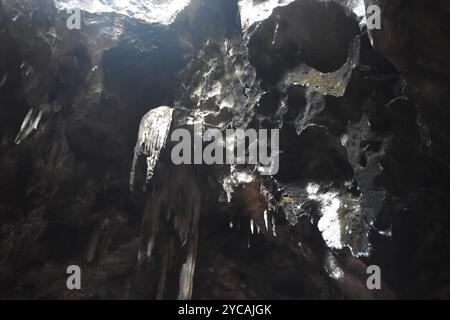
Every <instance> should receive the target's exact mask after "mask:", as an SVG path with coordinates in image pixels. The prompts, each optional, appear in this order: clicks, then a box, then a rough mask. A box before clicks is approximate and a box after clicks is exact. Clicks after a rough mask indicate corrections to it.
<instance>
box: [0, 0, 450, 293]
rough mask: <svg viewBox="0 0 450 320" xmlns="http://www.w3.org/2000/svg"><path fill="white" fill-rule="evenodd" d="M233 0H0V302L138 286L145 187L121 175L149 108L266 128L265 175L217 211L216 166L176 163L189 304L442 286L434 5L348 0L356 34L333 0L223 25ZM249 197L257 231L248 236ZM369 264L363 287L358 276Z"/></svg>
mask: <svg viewBox="0 0 450 320" xmlns="http://www.w3.org/2000/svg"><path fill="white" fill-rule="evenodd" d="M247 2H248V1H237V0H232V1H230V0H192V1H191V2H190V4H189V5H188V6H187V7H186V8H185V9H184V10H183V11H182V12H181V13H179V14H178V16H177V17H176V19H175V20H174V21H173V22H172V23H170V24H167V25H164V24H160V23H149V22H148V21H143V20H140V19H137V18H136V17H133V16H124V15H122V14H120V13H115V12H110V13H101V14H100V13H92V12H91V13H89V12H83V25H82V28H81V30H79V31H78V30H68V29H67V27H66V19H67V17H68V14H67V13H66V12H64V11H59V10H58V9H57V8H56V7H55V5H54V2H53V1H39V2H37V1H29V0H23V1H20V2H18V1H8V0H2V1H0V43H1V47H0V107H1V109H0V135H1V144H0V225H1V229H0V230H1V231H0V297H1V298H21V299H22V298H40V299H130V298H135V299H152V298H155V297H156V295H157V291H158V288H157V287H158V280H157V279H158V274H159V269H160V268H161V265H160V263H159V262H157V261H148V262H147V263H146V265H145V267H142V266H141V265H140V264H139V261H138V251H139V246H140V241H141V239H140V237H141V233H140V229H141V219H142V215H143V212H144V206H145V202H146V199H148V196H149V195H148V192H142V191H137V192H130V191H129V188H128V181H129V173H130V166H131V162H132V157H133V148H134V144H135V140H136V135H137V132H138V127H139V122H140V120H141V118H142V116H143V115H144V114H145V113H146V112H148V111H149V110H151V109H154V108H156V107H159V106H162V105H168V106H171V107H175V108H179V110H180V111H179V114H177V118H176V125H184V124H185V123H186V119H187V118H189V117H190V116H192V115H193V114H197V113H198V112H200V113H202V114H203V115H204V117H205V119H206V120H207V121H208V122H210V123H212V124H214V125H217V126H221V125H225V124H227V123H229V122H233V123H235V124H236V125H239V126H244V127H246V128H256V129H259V128H279V129H280V136H281V138H280V145H281V150H282V151H283V153H282V154H281V156H280V171H279V173H278V174H277V175H276V176H274V177H273V178H268V179H263V178H261V177H256V178H255V180H256V182H254V183H253V184H247V185H244V186H242V185H239V186H236V190H235V196H234V197H233V200H232V201H231V202H230V203H228V202H227V201H224V198H226V196H225V195H224V191H223V190H222V188H221V185H220V179H221V178H222V177H223V172H227V170H228V169H227V168H223V167H207V166H201V167H199V168H196V169H195V170H196V171H197V174H198V179H200V182H199V185H201V186H202V211H201V218H200V223H199V227H198V230H199V241H198V253H197V264H196V270H195V277H194V283H193V298H197V299H379V298H382V299H386V298H448V297H449V294H450V292H449V288H450V279H449V276H448V275H447V270H448V267H449V264H450V260H449V255H448V252H449V250H448V249H449V246H450V235H449V234H448V226H449V225H450V221H449V215H448V207H449V203H448V199H447V198H448V197H447V196H446V195H447V190H449V186H448V181H449V179H447V177H448V172H449V170H448V164H449V163H450V162H449V160H450V159H449V146H448V138H447V137H448V136H449V135H448V128H447V124H448V117H449V115H448V111H447V106H448V102H449V99H450V95H449V94H448V90H446V89H447V88H446V86H447V84H448V83H449V82H448V78H449V76H450V69H449V68H450V67H449V63H448V62H447V60H446V59H447V57H448V53H449V49H450V48H449V43H450V42H449V41H448V40H449V39H448V35H449V34H450V33H449V32H448V31H449V28H450V26H449V21H450V20H449V19H448V16H449V15H450V8H449V5H448V3H447V2H446V1H442V0H441V1H433V2H430V1H424V0H411V1H402V0H395V1H394V0H389V1H381V0H380V1H376V0H373V1H372V0H366V1H365V2H366V5H370V4H377V5H379V6H380V7H381V8H382V29H381V30H379V31H378V30H377V31H369V32H368V31H367V30H366V28H365V27H364V26H360V25H359V22H360V20H361V17H357V16H356V15H355V14H354V13H353V12H352V10H351V9H352V8H353V3H352V2H351V1H316V0H297V1H291V2H289V4H287V5H284V6H275V7H274V8H273V10H272V11H271V13H270V15H269V16H268V17H265V18H264V19H262V20H257V21H256V22H255V23H250V24H249V25H248V28H247V29H243V23H242V20H241V18H242V16H241V14H242V12H243V11H242V5H243V4H244V3H245V4H247ZM253 5H255V8H254V10H255V12H257V11H256V9H257V7H256V4H253ZM217 83H220V88H221V89H220V90H219V91H218V90H217ZM199 92H200V93H199ZM196 112H197V113H196ZM24 119H25V120H27V119H28V121H24ZM35 124H36V125H35ZM166 165H167V164H166ZM161 167H162V168H164V166H163V165H162V166H161ZM169 168H170V166H169ZM162 170H163V169H162ZM162 175H163V176H164V174H162ZM167 176H170V175H167ZM155 185H156V184H155ZM163 185H164V184H163ZM169 185H170V184H169ZM261 185H264V186H265V187H266V188H267V190H268V191H267V192H266V195H267V194H270V195H271V198H270V200H267V199H266V198H264V197H262V195H261V194H262V193H261V191H260V190H261V188H260V186H261ZM315 186H317V190H316V189H315ZM161 188H164V186H163V187H161ZM311 190H312V191H311ZM156 191H158V189H156ZM330 201H331V202H333V201H337V202H338V203H339V204H340V205H339V210H338V212H337V213H338V216H339V219H338V221H337V224H338V226H339V227H340V228H342V230H341V237H340V238H339V239H338V241H337V240H336V239H334V238H333V233H332V232H331V231H333V230H332V229H331V228H332V227H335V226H336V222H335V223H334V224H329V225H327V224H326V223H325V220H326V219H325V218H327V216H326V209H327V208H328V207H329V203H330ZM266 207H267V208H272V214H273V222H271V225H272V226H274V227H275V231H276V232H272V230H264V228H262V229H263V230H262V231H261V232H260V233H257V234H253V233H252V231H251V228H250V220H255V221H263V220H262V214H263V212H264V208H266ZM230 220H231V221H232V222H233V224H234V226H235V227H233V228H232V229H230ZM349 230H351V231H352V232H351V233H350V232H348V231H349ZM330 232H331V235H330ZM163 233H164V231H163ZM157 250H158V252H157V254H159V255H163V254H164V250H165V249H164V247H160V248H158V249H157ZM71 264H75V265H80V266H81V268H82V270H83V290H81V291H75V292H71V291H69V290H67V288H66V284H65V282H66V274H65V270H66V268H67V266H69V265H71ZM372 264H376V265H379V266H380V267H381V270H382V272H383V273H382V274H383V290H380V291H370V290H368V289H367V287H366V277H367V275H366V273H365V271H366V268H367V266H368V265H372ZM173 277H176V276H175V275H173ZM174 279H175V278H174ZM174 279H169V280H170V281H169V282H172V283H173V282H176V281H177V280H174ZM170 285H171V284H170V283H169V286H170ZM166 298H173V297H172V296H170V295H169V296H166Z"/></svg>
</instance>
